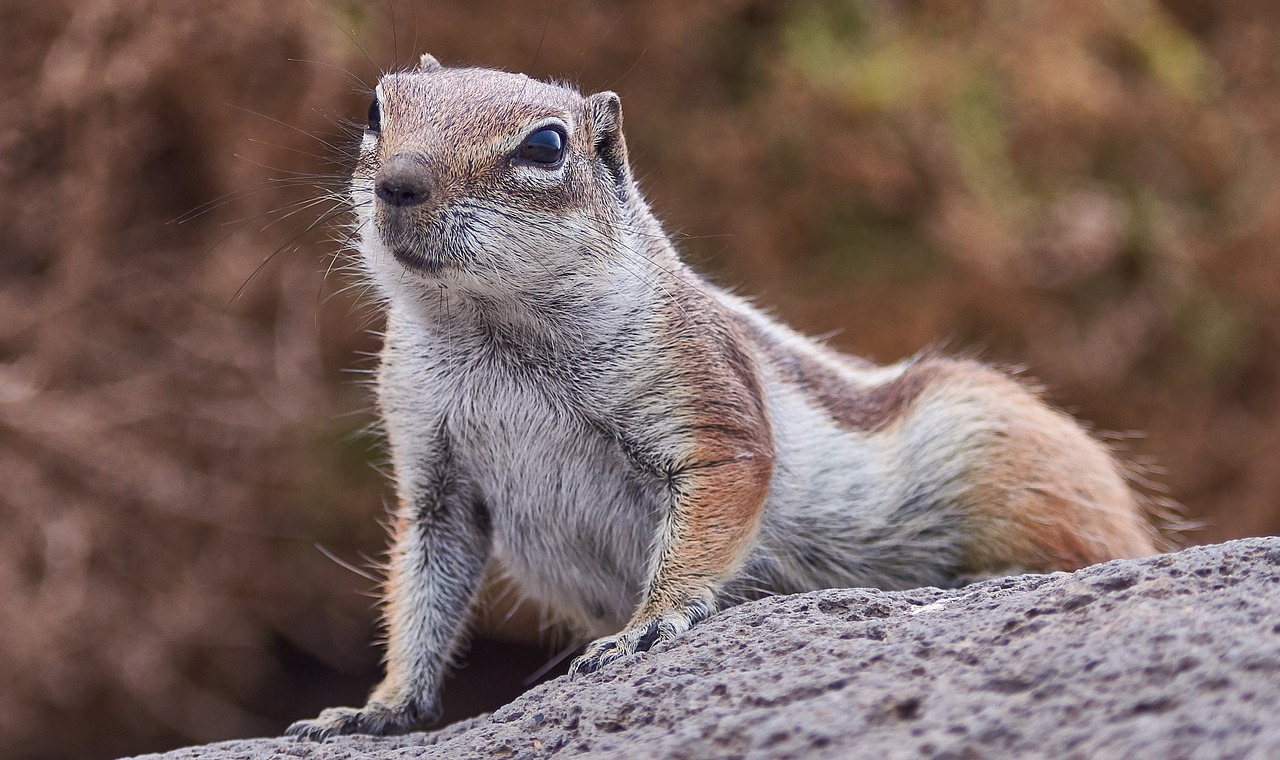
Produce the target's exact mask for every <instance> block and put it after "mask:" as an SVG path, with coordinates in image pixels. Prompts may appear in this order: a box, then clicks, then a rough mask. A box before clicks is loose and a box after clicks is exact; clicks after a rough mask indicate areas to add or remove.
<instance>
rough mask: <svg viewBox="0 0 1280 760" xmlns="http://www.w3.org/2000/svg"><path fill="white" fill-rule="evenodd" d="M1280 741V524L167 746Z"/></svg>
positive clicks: (910, 753) (742, 752)
mask: <svg viewBox="0 0 1280 760" xmlns="http://www.w3.org/2000/svg"><path fill="white" fill-rule="evenodd" d="M552 755H555V756H557V757H578V756H598V757H670V758H707V757H747V758H814V757H817V758H822V757H873V758H876V759H877V760H886V759H888V758H900V757H901V758H907V757H911V758H915V757H934V758H995V757H1010V758H1035V757H1044V758H1089V759H1093V758H1139V757H1152V758H1161V759H1162V760H1164V759H1166V758H1269V757H1280V538H1261V539H1245V540H1241V541H1232V542H1229V543H1226V544H1219V545H1216V546H1204V547H1195V548H1191V549H1187V550H1185V551H1182V552H1179V553H1176V554H1169V555H1164V556H1160V557H1152V558H1149V559H1144V560H1136V561H1117V562H1108V563H1106V564H1102V565H1097V566H1094V567H1090V568H1086V569H1084V570H1081V571H1079V572H1076V573H1070V574H1067V573H1057V574H1054V575H1024V576H1017V577H1012V578H1002V579H997V580H991V581H985V582H981V583H977V584H974V585H972V586H967V587H965V588H963V589H959V590H953V591H942V590H938V589H931V588H928V589H918V590H915V591H907V592H894V593H888V592H880V591H874V590H869V589H840V590H830V591H819V592H814V593H810V594H801V595H797V596H789V597H777V598H773V599H766V600H763V601H760V602H755V603H752V604H747V605H743V606H741V607H737V608H734V609H730V610H727V611H725V612H723V613H721V614H719V615H716V616H715V617H713V618H712V619H710V620H708V621H706V622H705V623H703V624H701V625H699V626H697V627H696V628H695V629H694V630H693V631H691V632H690V633H689V634H687V635H685V636H683V637H681V638H680V639H679V640H677V641H674V642H670V643H668V644H664V645H660V646H658V647H656V648H655V649H654V650H653V651H652V652H649V653H647V654H641V655H635V656H633V657H630V658H627V659H624V660H622V661H620V662H618V663H616V664H614V665H612V666H610V667H608V668H606V669H605V670H604V671H602V672H600V673H595V674H592V675H588V676H581V677H578V678H574V679H570V678H568V677H565V678H560V679H557V680H555V681H552V682H550V683H547V684H544V685H543V686H540V687H538V688H536V689H533V690H531V691H530V692H528V693H527V694H525V695H524V696H522V697H520V698H519V699H517V700H515V701H514V702H512V703H511V704H509V705H507V706H505V707H503V708H501V709H499V710H497V711H496V712H494V713H492V714H491V715H487V716H480V717H478V718H473V719H470V720H467V721H463V722H461V723H456V724H453V725H452V726H448V727H446V728H444V729H441V730H439V731H435V732H430V733H419V734H410V735H407V736H402V737H393V738H382V739H375V738H370V737H346V738H341V739H336V740H333V741H330V742H327V743H324V744H310V743H302V742H294V741H289V740H283V739H259V740H250V741H237V742H225V743H221V744H214V745H210V746H206V747H193V748H188V749H182V750H177V751H175V752H170V753H167V754H164V755H147V756H145V757H146V758H148V760H159V759H160V758H163V759H164V760H179V759H183V760H196V759H197V758H198V759H199V760H233V759H235V760H258V759H259V758H269V757H297V758H308V759H309V760H337V759H338V758H356V757H360V758H409V757H414V758H419V757H420V758H469V757H476V758H537V757H549V756H552Z"/></svg>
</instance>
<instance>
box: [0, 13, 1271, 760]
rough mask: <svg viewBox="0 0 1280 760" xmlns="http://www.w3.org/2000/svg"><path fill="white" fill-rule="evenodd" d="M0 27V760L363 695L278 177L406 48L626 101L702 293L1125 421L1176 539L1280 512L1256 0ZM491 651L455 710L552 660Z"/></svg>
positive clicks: (340, 512)
mask: <svg viewBox="0 0 1280 760" xmlns="http://www.w3.org/2000/svg"><path fill="white" fill-rule="evenodd" d="M393 16H394V23H393V21H392V17H393ZM393 26H394V31H393ZM0 30H2V31H0V36H2V37H3V41H4V47H5V51H6V52H5V55H4V56H2V57H0V520H2V521H3V523H4V525H5V526H6V528H5V530H3V531H0V547H2V549H0V590H2V591H3V601H2V602H0V652H2V653H3V657H2V658H0V683H2V684H4V686H3V687H0V755H3V756H5V757H68V756H83V757H109V756H113V755H119V754H123V753H129V752H139V751H144V750H148V749H157V748H165V747H167V746H174V745H177V744H180V743H189V742H203V741H209V740H215V739H223V738H232V737H237V736H245V735H252V734H264V733H273V732H278V731H279V730H281V729H282V728H283V726H284V725H285V724H286V723H287V722H288V721H289V720H290V719H292V718H297V717H303V716H304V715H306V714H309V713H311V712H313V711H314V710H316V709H318V708H319V707H321V706H324V705H326V704H334V703H338V702H351V701H356V700H359V699H361V698H362V697H363V694H364V691H365V690H366V689H367V688H368V687H369V686H370V685H371V684H372V682H373V680H374V679H375V678H376V676H377V669H376V652H375V650H373V649H371V648H370V647H369V644H368V642H369V641H370V640H371V639H372V637H373V636H374V635H375V632H374V629H373V619H372V618H373V613H372V609H371V606H370V604H371V603H370V600H369V599H368V598H367V596H365V595H364V593H363V592H367V591H368V590H369V588H370V587H371V584H370V583H369V582H368V581H367V580H365V579H362V578H361V577H359V576H358V575H356V574H354V573H352V572H350V571H348V570H346V569H344V568H342V567H340V566H339V565H338V564H337V563H336V562H334V561H332V560H331V559H329V558H327V557H325V556H324V554H322V553H321V551H319V550H318V549H317V548H316V545H317V544H319V545H321V546H323V547H325V548H326V549H327V550H328V551H330V552H332V553H333V554H335V555H337V556H338V557H340V558H342V559H344V560H346V561H348V562H351V563H352V564H355V565H359V566H368V565H369V561H368V560H367V559H365V558H366V557H369V556H377V555H378V553H379V552H380V551H381V550H382V544H383V536H382V530H381V527H380V526H379V519H380V518H381V516H382V502H383V500H384V499H385V498H386V492H387V490H386V488H385V486H384V485H383V484H382V479H381V477H380V476H379V475H378V474H377V473H375V472H374V471H373V469H372V468H371V467H369V464H370V463H377V462H378V461H379V460H380V458H381V455H380V454H379V452H378V449H377V441H376V439H374V438H372V437H369V436H365V435H361V434H360V432H359V431H360V430H361V428H362V427H363V426H364V425H366V424H367V423H368V422H369V419H368V416H367V411H366V408H367V406H368V399H367V398H366V394H365V392H364V391H363V389H362V388H361V387H360V386H359V385H358V384H357V383H355V382H353V380H352V379H351V376H350V375H346V374H344V372H343V370H344V368H348V367H358V366H368V361H367V360H362V359H361V358H360V357H359V356H358V355H357V352H358V351H371V350H376V347H377V340H376V338H374V337H372V336H370V335H368V334H367V333H365V332H363V330H364V328H366V327H368V326H371V325H372V326H373V327H376V315H371V314H370V313H369V311H368V310H367V309H363V308H362V307H360V306H359V305H358V298H357V295H356V293H355V291H353V290H350V289H346V285H348V284H349V283H348V282H346V281H344V280H343V278H342V277H341V276H339V275H336V274H330V275H328V276H326V269H327V268H328V267H329V256H330V254H332V252H333V251H334V250H335V248H336V246H335V245H334V244H333V243H332V242H330V241H329V238H330V237H333V236H335V235H338V234H340V230H339V228H338V227H336V226H334V225H332V224H331V225H328V226H327V227H325V226H322V229H320V230H318V231H313V232H312V233H309V234H308V233H304V230H305V228H306V227H307V226H308V224H309V223H311V222H313V221H314V220H316V219H317V218H318V217H319V216H320V215H321V213H322V212H323V211H324V210H325V209H326V208H327V206H325V205H323V204H321V205H320V206H318V207H310V206H308V205H307V204H306V202H307V201H308V200H309V199H313V198H316V197H319V196H320V195H321V193H322V192H323V191H324V190H326V189H332V188H335V187H337V186H338V185H339V184H340V182H339V180H337V179H335V178H336V177H339V176H340V175H341V173H342V162H343V161H345V152H346V150H347V149H348V146H349V145H350V144H351V143H350V141H351V139H352V137H351V136H350V134H348V133H345V132H344V130H343V129H342V128H341V127H340V126H335V124H341V122H342V120H343V119H346V118H347V117H359V116H361V115H362V114H363V112H364V109H365V104H366V102H367V94H365V93H364V92H362V91H361V88H362V86H368V85H369V84H371V83H372V82H373V81H374V77H375V72H376V71H377V69H379V68H391V67H394V66H397V65H404V64H407V63H409V62H410V61H412V60H413V55H414V54H415V53H416V52H417V51H421V50H429V51H431V52H432V53H434V54H435V55H436V56H437V57H439V58H440V59H441V60H443V61H445V62H447V63H452V64H459V63H476V64H483V65H492V66H499V67H503V68H508V69H512V70H519V71H527V72H528V73H530V74H532V75H535V76H540V77H557V78H564V79H569V80H573V81H577V82H579V83H580V84H581V86H582V87H583V88H584V89H587V90H597V89H603V88H606V87H607V88H612V89H615V90H617V91H619V92H620V93H621V94H622V96H623V102H624V106H625V110H626V115H627V134H628V140H629V143H630V146H631V151H632V157H633V161H634V163H635V164H636V168H637V170H638V173H639V175H640V176H641V177H642V179H643V182H644V186H645V188H646V189H647V192H648V195H649V196H650V198H651V200H652V201H653V203H654V205H655V208H656V209H657V210H658V212H659V214H660V215H661V216H662V217H663V218H664V219H665V220H666V222H667V223H668V225H669V228H670V229H672V230H674V231H677V232H679V233H680V234H681V236H682V239H683V242H682V245H683V248H684V250H685V251H686V253H687V254H688V256H689V257H690V258H691V260H693V261H694V262H695V263H696V264H697V265H698V266H699V267H700V268H701V269H703V270H704V271H707V272H709V273H711V274H712V275H713V276H714V277H715V278H716V279H717V280H719V281H720V282H723V283H727V284H731V285H734V286H737V287H738V288H739V289H740V290H741V291H743V292H745V293H749V294H755V295H758V298H757V300H758V302H760V303H762V304H765V305H768V306H771V307H774V308H775V310H776V312H777V313H778V314H779V315H780V316H782V317H783V318H784V319H786V320H787V321H789V322H791V323H792V324H794V325H796V326H797V327H800V328H802V329H804V330H806V331H809V332H811V333H827V332H832V331H839V332H838V333H837V334H836V336H835V337H834V339H833V340H834V342H835V343H836V344H837V345H840V346H842V347H845V348H848V349H849V350H852V351H856V352H859V353H862V354H866V355H869V356H873V357H875V358H877V359H881V360H890V359H894V358H897V357H900V356H903V355H907V354H911V353H914V352H915V351H917V350H919V349H920V348H922V347H924V346H930V345H932V346H941V347H943V348H945V349H947V350H953V351H970V350H975V349H976V350H979V351H980V352H981V355H982V356H984V357H985V358H987V359H989V360H992V361H998V362H1004V363H1009V364H1017V365H1024V366H1026V367H1027V368H1028V369H1029V371H1030V373H1031V374H1032V375H1033V376H1034V377H1036V378H1038V379H1039V380H1041V381H1043V382H1044V383H1045V385H1046V386H1047V387H1048V389H1049V393H1050V396H1051V398H1053V399H1054V400H1055V401H1056V402H1057V403H1059V404H1061V405H1063V406H1066V407H1067V408H1069V409H1071V410H1073V411H1075V412H1077V413H1078V414H1079V415H1080V416H1082V417H1084V418H1086V419H1088V420H1091V421H1093V422H1094V423H1096V424H1097V426H1098V428H1099V429H1100V430H1111V431H1122V432H1125V433H1128V432H1129V431H1138V432H1141V433H1142V435H1140V436H1137V435H1126V436H1123V437H1124V440H1123V441H1122V442H1121V444H1120V445H1121V447H1122V449H1123V450H1124V451H1125V452H1126V454H1127V456H1129V457H1130V458H1132V459H1134V460H1136V461H1140V462H1144V463H1149V464H1151V465H1152V466H1153V467H1155V468H1157V469H1156V470H1155V472H1156V473H1157V474H1155V475H1154V476H1153V479H1154V480H1155V481H1158V482H1159V483H1163V484H1164V487H1165V488H1166V489H1167V491H1168V493H1169V495H1170V496H1171V497H1172V498H1174V499H1175V500H1177V501H1178V502H1181V503H1182V504H1184V505H1186V508H1187V512H1188V514H1189V516H1190V517H1192V518H1195V519H1200V520H1203V521H1204V522H1205V524H1206V527H1205V528H1204V529H1203V530H1201V531H1199V532H1196V533H1193V534H1191V535H1190V540H1192V541H1196V542H1207V541H1215V540H1221V539H1225V538H1229V537H1233V536H1243V535H1253V534H1267V533H1275V532H1278V531H1280V468H1277V467H1276V466H1275V462H1276V461H1277V458H1278V457H1280V424H1277V423H1280V382H1277V380H1278V378H1280V351H1277V348H1278V344H1280V257H1277V256H1276V255H1275V251H1276V250H1277V249H1278V248H1280V194H1278V193H1280V173H1277V169H1276V156H1277V155H1280V97H1278V96H1277V93H1280V6H1277V5H1276V4H1274V3H1270V2H1267V1H1266V0H1223V1H1222V2H1211V1H1210V0H1202V1H1200V2H1194V1H1193V0H1168V1H1167V2H1164V3H1155V2H1140V1H1138V0H1114V1H1113V0H1082V1H1081V2H1071V3H1067V2H1062V3H1042V2H1035V1H1033V0H1024V1H1021V2H1003V1H999V2H997V1H996V0H991V1H990V2H985V3H984V2H975V3H949V2H923V1H922V2H873V1H872V0H861V1H857V2H855V1H853V0H841V1H837V0H791V1H790V2H768V1H767V0H756V1H754V2H752V1H749V0H718V1H717V2H706V3H689V2H675V1H674V0H658V1H657V2H647V3H639V2H599V3H589V2H586V1H585V0H546V1H545V2H534V3H529V2H527V1H521V2H515V1H514V0H493V1H492V2H462V1H461V0H457V1H455V2H425V1H424V2H421V3H417V4H415V3H413V2H411V0H395V2H387V3H376V4H362V3H357V2H337V0H327V1H326V2H320V1H319V0H317V2H316V3H314V4H313V3H309V2H305V1H304V0H296V1H293V0H289V1H286V2H277V3H261V2H252V1H251V0H201V1H199V2H190V3H171V2H163V1H162V0H76V2H72V1H71V0H46V2H42V3H28V2H23V1H22V0H5V1H4V2H3V3H0ZM360 47H363V48H364V49H365V50H367V51H368V55H367V56H366V55H365V54H364V53H363V52H362V51H361V50H360V49H359V48H360ZM347 72H352V74H348V73H347ZM360 83H363V85H361V84H360ZM335 162H336V163H335ZM311 174H321V175H328V176H318V177H310V176H307V175H311ZM219 198H223V199H225V200H223V201H222V202H220V203H217V204H213V205H211V206H210V207H209V208H208V209H207V210H205V206H204V204H206V203H209V202H210V201H214V200H215V199H219ZM291 204H299V205H291ZM192 210H203V211H204V212H203V213H199V214H196V215H191V216H190V218H188V219H186V220H185V221H183V222H182V223H171V222H172V221H173V220H175V219H177V218H179V217H182V216H183V215H184V214H187V212H190V211H192ZM294 212H297V213H296V214H295V213H294ZM291 214H292V215H291ZM264 262H265V264H264ZM259 265H262V266H261V269H260V270H259V269H258V268H259ZM487 651H489V654H490V656H488V657H483V658H482V657H477V658H473V659H474V660H475V661H476V662H475V663H474V664H473V665H472V666H471V667H469V668H466V669H464V670H463V671H462V675H463V678H462V680H461V681H460V683H466V684H471V685H468V686H466V687H465V688H463V689H462V690H461V691H455V695H454V696H451V698H450V700H451V702H452V703H453V704H454V705H455V706H456V709H455V714H459V712H465V711H466V710H467V709H480V706H481V705H482V704H483V700H484V697H482V696H480V697H476V698H477V699H478V700H479V701H474V702H473V701H467V696H468V695H470V696H475V695H476V694H479V693H480V692H481V691H482V689H481V688H480V687H478V686H475V685H474V684H475V683H477V682H478V681H479V680H483V678H484V672H486V671H493V672H503V671H518V672H515V673H514V681H512V680H511V679H512V676H510V675H509V674H508V678H507V680H508V685H507V687H506V688H508V689H510V688H512V686H511V684H515V685H516V686H517V687H518V684H519V679H521V678H523V677H525V676H526V675H528V674H529V673H530V672H531V671H532V669H534V668H536V667H537V664H538V662H540V660H539V659H538V658H539V657H542V656H543V655H544V652H545V650H542V649H538V650H534V652H533V655H529V654H528V653H527V652H526V653H523V654H520V656H521V657H523V658H524V659H523V660H520V663H519V664H518V665H517V664H513V662H514V661H508V659H506V658H512V657H515V656H516V654H517V653H513V650H507V649H491V650H487ZM530 656H532V657H533V658H534V659H532V660H530V659H529V657H530ZM530 663H532V664H530ZM468 678H469V679H470V680H469V681H468V680H467V679H468ZM488 698H489V699H490V700H492V699H494V698H496V697H493V696H490V697H488Z"/></svg>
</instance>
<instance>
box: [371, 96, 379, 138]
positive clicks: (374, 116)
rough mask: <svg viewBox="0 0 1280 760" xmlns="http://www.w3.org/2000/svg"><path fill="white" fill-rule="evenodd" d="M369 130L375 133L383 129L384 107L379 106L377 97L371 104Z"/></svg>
mask: <svg viewBox="0 0 1280 760" xmlns="http://www.w3.org/2000/svg"><path fill="white" fill-rule="evenodd" d="M369 131H370V132H373V133H375V134H376V133H378V132H381V131H382V108H381V107H379V106H378V99H377V98H374V99H373V102H372V103H370V104H369Z"/></svg>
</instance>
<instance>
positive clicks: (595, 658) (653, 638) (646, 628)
mask: <svg viewBox="0 0 1280 760" xmlns="http://www.w3.org/2000/svg"><path fill="white" fill-rule="evenodd" d="M692 626H693V622H692V621H691V620H690V618H689V616H688V615H685V614H680V613H673V614H669V615H664V616H662V617H660V618H656V619H653V620H649V621H647V622H644V623H640V624H638V625H633V626H630V627H628V628H627V629H625V630H623V631H622V632H621V633H616V634H614V635H612V636H605V637H604V638H600V639H596V640H595V641H593V642H591V643H590V644H588V645H587V648H586V651H584V652H583V653H582V655H581V656H579V657H578V658H577V659H575V660H574V661H573V663H572V664H571V665H570V666H569V675H570V676H576V675H579V674H582V673H594V672H596V671H597V670H599V669H601V668H603V667H604V666H606V665H608V664H609V663H611V662H614V661H615V660H620V659H622V658H623V657H626V656H627V655H630V654H636V653H637V652H647V651H649V649H650V648H652V647H653V645H654V644H657V643H658V642H660V641H668V640H670V639H674V638H675V637H677V636H679V635H680V634H682V633H684V632H685V631H687V630H689V628H691V627H692Z"/></svg>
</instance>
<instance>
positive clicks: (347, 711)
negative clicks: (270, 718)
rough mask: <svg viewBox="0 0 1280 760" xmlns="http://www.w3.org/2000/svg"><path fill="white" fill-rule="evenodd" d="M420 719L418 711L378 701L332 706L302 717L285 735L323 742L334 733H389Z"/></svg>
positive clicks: (378, 734)
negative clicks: (367, 703) (359, 706)
mask: <svg viewBox="0 0 1280 760" xmlns="http://www.w3.org/2000/svg"><path fill="white" fill-rule="evenodd" d="M418 722H419V720H418V713H417V712H416V711H414V710H410V709H399V710H397V709H394V708H391V707H387V706H385V705H380V704H377V703H370V704H369V705H366V706H365V707H363V708H359V709H357V708H354V707H330V708H328V709H327V710H323V711H321V713H320V715H319V716H317V717H315V718H312V719H310V720H300V721H298V722H296V723H294V724H293V725H291V726H289V727H288V728H287V729H285V732H284V733H285V736H289V737H292V738H294V739H297V740H300V741H313V742H322V741H327V740H328V739H331V738H333V737H335V736H346V735H348V734H370V735H373V736H387V735H389V734H400V733H404V732H405V731H408V730H409V729H410V728H412V727H413V726H414V725H415V724H417V723H418Z"/></svg>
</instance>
